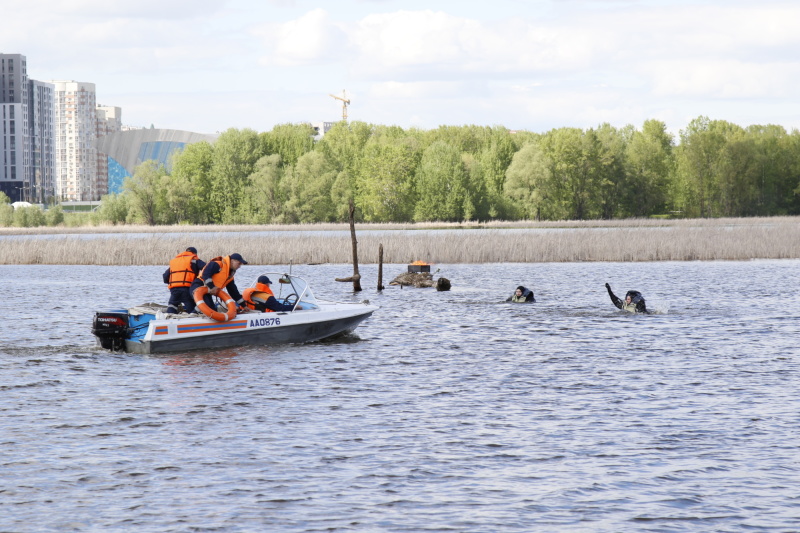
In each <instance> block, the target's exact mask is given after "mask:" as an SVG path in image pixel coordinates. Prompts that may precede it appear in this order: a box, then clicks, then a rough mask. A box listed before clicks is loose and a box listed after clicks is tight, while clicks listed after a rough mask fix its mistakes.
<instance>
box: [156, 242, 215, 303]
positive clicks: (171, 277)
mask: <svg viewBox="0 0 800 533" xmlns="http://www.w3.org/2000/svg"><path fill="white" fill-rule="evenodd" d="M204 266H206V263H205V261H202V260H201V259H200V258H198V257H197V248H195V247H194V246H189V247H188V248H187V249H186V251H185V252H181V253H179V254H178V255H176V256H175V257H174V258H173V259H172V260H171V261H170V262H169V267H167V270H166V271H164V274H162V278H163V279H164V283H166V284H167V288H169V302H168V303H167V313H168V314H174V313H177V312H178V310H179V309H180V308H181V307H182V308H183V312H185V313H194V298H192V293H191V291H190V290H189V287H191V286H192V282H193V281H194V280H195V278H197V275H198V274H200V271H201V270H203V267H204Z"/></svg>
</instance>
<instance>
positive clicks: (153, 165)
mask: <svg viewBox="0 0 800 533" xmlns="http://www.w3.org/2000/svg"><path fill="white" fill-rule="evenodd" d="M166 175H167V172H166V169H165V168H164V165H162V164H161V163H159V162H158V161H154V160H149V161H145V162H143V163H141V164H140V165H138V166H137V167H136V168H135V169H134V171H133V176H131V177H128V178H125V181H124V182H123V184H122V188H123V190H124V192H125V194H126V195H127V197H128V199H129V201H130V210H129V213H128V214H129V219H130V220H131V221H141V222H144V223H145V224H147V225H149V226H153V225H155V224H160V223H163V220H164V219H165V218H166V217H165V215H166V199H165V191H164V189H163V188H162V183H163V180H162V178H164V176H166Z"/></svg>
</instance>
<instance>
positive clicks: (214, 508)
mask: <svg viewBox="0 0 800 533" xmlns="http://www.w3.org/2000/svg"><path fill="white" fill-rule="evenodd" d="M437 267H439V268H441V269H442V272H441V273H440V274H441V275H444V276H445V277H447V278H448V279H450V281H451V282H452V284H453V290H452V291H451V292H449V293H437V292H435V291H434V290H433V289H408V288H406V289H402V290H400V289H398V288H396V287H390V288H388V289H387V290H386V291H384V292H383V294H377V293H376V291H375V290H374V287H375V283H376V282H375V280H376V268H375V267H374V266H366V267H362V274H363V275H364V287H365V290H364V291H363V292H362V293H360V294H358V295H355V296H354V295H352V293H351V292H350V290H349V289H350V288H351V286H350V285H347V284H342V283H335V282H334V281H333V278H334V277H343V276H347V275H349V273H350V267H348V266H346V265H324V266H309V267H295V268H294V273H295V274H300V275H306V276H307V277H308V278H309V280H310V281H311V282H312V287H313V288H314V289H315V292H316V294H317V296H318V297H319V298H329V299H336V300H342V301H348V300H362V299H365V298H368V299H369V300H370V301H371V302H372V303H374V304H377V305H379V306H380V307H381V309H380V310H379V311H378V312H376V313H375V315H373V317H372V318H371V319H369V320H368V321H367V322H366V323H364V324H363V325H362V326H361V327H360V328H359V329H358V330H357V334H356V335H355V336H352V337H349V338H346V339H343V340H339V341H336V342H327V343H317V344H310V345H302V346H279V347H270V348H258V347H248V348H241V349H228V350H223V351H216V352H195V353H180V354H173V355H168V356H136V355H122V354H111V353H108V352H105V351H102V350H100V349H97V348H95V347H94V340H93V337H92V335H91V333H90V331H89V330H90V322H91V317H92V313H93V311H94V309H95V308H98V307H106V306H126V305H127V304H137V303H143V302H146V301H159V302H164V303H165V302H166V299H167V293H166V290H165V289H164V286H163V284H162V283H161V282H160V274H161V272H162V271H163V267H125V268H121V267H53V266H19V267H17V266H11V267H9V266H0V280H2V282H3V285H4V286H5V287H6V288H7V289H6V291H7V292H6V296H5V298H3V300H2V301H3V303H2V318H0V341H1V343H2V345H1V347H0V356H2V357H0V469H1V470H0V471H2V485H1V486H0V531H129V530H139V531H293V532H294V531H296V532H310V531H360V532H366V531H369V532H372V531H397V532H417V531H459V532H461V531H464V532H493V531H609V532H618V531H690V532H695V531H797V530H800V488H799V487H800V439H798V437H800V434H799V433H800V432H799V431H798V423H800V399H798V396H799V395H798V383H799V381H798V371H799V370H800V366H799V365H798V357H799V356H800V350H799V349H798V348H797V345H798V342H800V324H799V322H798V317H800V312H798V309H800V288H798V283H797V281H798V270H800V261H752V262H726V263H722V262H719V263H717V262H714V263H700V262H696V263H642V264H621V263H613V264H612V263H601V264H508V265H505V264H504V265H437V266H435V267H434V269H435V268H437ZM404 268H405V267H404V266H403V265H391V266H387V267H386V268H385V271H386V272H387V274H386V276H387V278H391V277H393V276H394V275H396V274H399V273H401V272H402V271H403V270H404ZM259 270H261V269H260V268H258V267H254V266H252V265H249V266H246V267H243V269H242V271H240V277H242V278H243V279H245V280H246V281H247V282H249V281H250V280H251V279H252V278H254V277H255V276H256V275H257V274H258V271H259ZM387 281H388V280H387ZM606 281H608V282H609V283H611V285H612V287H613V288H614V289H615V290H616V292H617V294H620V295H622V294H624V293H625V291H626V290H627V289H638V290H640V291H642V292H643V293H644V295H645V297H646V298H647V302H648V307H650V308H651V309H653V310H656V311H658V314H655V315H653V316H634V315H627V314H622V313H620V312H619V311H617V310H616V309H615V308H614V307H613V306H612V305H611V303H610V301H609V299H608V297H607V295H606V293H605V289H604V287H603V283H604V282H606ZM519 283H523V284H525V285H529V286H532V287H533V288H534V290H535V292H536V297H537V300H539V303H537V304H535V305H519V304H517V305H513V304H506V303H502V300H504V299H505V297H506V296H508V294H509V293H510V292H511V291H512V290H513V288H514V287H515V286H516V285H518V284H519Z"/></svg>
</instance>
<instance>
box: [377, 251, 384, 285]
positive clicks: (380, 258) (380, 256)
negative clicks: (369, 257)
mask: <svg viewBox="0 0 800 533" xmlns="http://www.w3.org/2000/svg"><path fill="white" fill-rule="evenodd" d="M382 290H383V244H379V245H378V291H382Z"/></svg>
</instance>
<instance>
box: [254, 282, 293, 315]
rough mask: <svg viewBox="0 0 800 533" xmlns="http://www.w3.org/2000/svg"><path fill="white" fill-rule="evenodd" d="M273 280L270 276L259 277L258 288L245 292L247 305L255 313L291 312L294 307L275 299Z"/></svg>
mask: <svg viewBox="0 0 800 533" xmlns="http://www.w3.org/2000/svg"><path fill="white" fill-rule="evenodd" d="M270 285H272V280H271V279H269V277H268V276H259V277H258V279H257V280H256V286H255V287H251V288H248V289H245V290H244V293H242V295H243V296H244V301H245V305H247V307H248V308H249V309H252V310H253V311H261V312H262V313H269V312H270V311H283V312H286V311H291V310H292V309H294V305H291V304H282V303H281V302H279V301H278V300H276V299H275V294H274V293H273V292H272V288H270Z"/></svg>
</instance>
